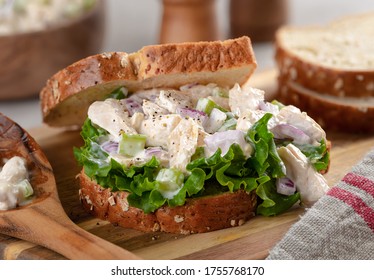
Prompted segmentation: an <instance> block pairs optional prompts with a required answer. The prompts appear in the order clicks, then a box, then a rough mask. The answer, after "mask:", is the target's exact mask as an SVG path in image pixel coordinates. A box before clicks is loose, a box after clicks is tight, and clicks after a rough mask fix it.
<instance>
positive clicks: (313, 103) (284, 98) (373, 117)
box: [276, 79, 374, 133]
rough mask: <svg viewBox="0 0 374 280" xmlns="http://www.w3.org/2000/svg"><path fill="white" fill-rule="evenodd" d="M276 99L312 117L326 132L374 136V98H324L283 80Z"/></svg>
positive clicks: (324, 95)
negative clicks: (327, 130) (369, 134)
mask: <svg viewBox="0 0 374 280" xmlns="http://www.w3.org/2000/svg"><path fill="white" fill-rule="evenodd" d="M278 83H279V85H278V86H279V92H278V96H277V97H276V98H277V99H278V100H279V101H281V102H282V103H284V104H287V105H288V104H292V105H294V106H296V107H298V108H300V110H302V111H305V112H307V113H308V115H309V116H310V117H312V118H313V119H315V120H316V121H317V122H318V123H319V124H320V125H321V126H322V127H323V128H324V129H330V130H334V131H339V132H348V133H374V125H373V124H374V97H361V98H360V97H356V98H354V97H336V96H328V95H326V94H320V93H318V92H316V91H312V90H310V89H307V88H305V87H302V86H300V85H299V84H297V83H294V82H292V81H287V80H284V79H279V81H278Z"/></svg>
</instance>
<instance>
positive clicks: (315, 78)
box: [275, 30, 374, 97]
mask: <svg viewBox="0 0 374 280" xmlns="http://www.w3.org/2000/svg"><path fill="white" fill-rule="evenodd" d="M280 32H286V30H280V31H278V33H277V36H276V38H277V39H276V44H275V60H276V63H277V67H278V69H279V76H280V78H281V79H283V80H290V81H293V82H295V83H298V84H300V85H302V86H304V87H306V88H309V89H311V90H314V91H317V92H319V93H320V94H322V95H332V96H337V97H370V96H374V71H369V70H368V71H366V70H354V71H350V70H343V69H339V68H329V67H325V66H323V65H319V64H316V63H313V62H311V61H307V60H304V59H302V58H301V57H299V56H297V55H295V54H294V53H292V51H290V50H289V49H287V48H286V47H284V45H283V44H282V41H281V39H279V37H280V36H279V33H280Z"/></svg>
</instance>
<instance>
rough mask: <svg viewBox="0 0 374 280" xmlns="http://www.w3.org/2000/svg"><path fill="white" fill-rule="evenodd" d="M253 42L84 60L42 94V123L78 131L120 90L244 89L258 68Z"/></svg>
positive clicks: (245, 40)
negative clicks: (98, 104) (90, 112)
mask: <svg viewBox="0 0 374 280" xmlns="http://www.w3.org/2000/svg"><path fill="white" fill-rule="evenodd" d="M256 66H257V64H256V60H255V56H254V53H253V49H252V45H251V41H250V39H249V38H248V37H240V38H237V39H231V40H226V41H213V42H198V43H178V44H165V45H152V46H146V47H143V48H142V49H141V50H139V51H138V52H135V53H131V54H127V53H124V52H112V53H103V54H98V55H93V56H90V57H87V58H84V59H82V60H80V61H78V62H76V63H74V64H72V65H70V66H68V67H66V68H65V69H63V70H61V71H59V72H58V73H56V74H55V75H54V76H53V77H51V78H50V79H49V80H48V81H47V83H46V86H45V87H44V88H43V89H42V90H41V92H40V100H41V107H42V116H43V121H44V122H45V123H47V124H48V125H50V126H64V127H69V126H79V125H81V124H82V123H83V121H84V120H85V118H86V116H87V115H86V114H87V109H88V107H89V105H90V104H91V103H92V102H94V101H96V100H102V99H105V98H106V97H107V96H108V94H109V93H111V92H112V91H113V90H115V89H116V88H119V87H121V86H125V87H126V88H127V89H128V90H129V91H130V92H132V91H135V90H139V89H149V88H155V87H164V88H165V87H169V88H178V87H180V86H182V85H185V84H189V83H202V84H207V83H216V84H217V85H219V86H223V87H232V86H233V85H234V84H235V83H239V84H244V83H245V82H246V81H247V80H248V79H249V77H250V76H251V75H252V73H253V72H254V70H255V68H256Z"/></svg>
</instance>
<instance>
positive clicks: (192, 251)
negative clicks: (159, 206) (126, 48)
mask: <svg viewBox="0 0 374 280" xmlns="http://www.w3.org/2000/svg"><path fill="white" fill-rule="evenodd" d="M275 75H276V73H275V72H274V71H267V72H264V73H260V74H257V75H255V76H254V77H253V79H252V81H251V83H252V85H254V86H256V87H259V88H263V89H265V90H267V92H268V94H269V95H268V96H269V97H270V98H272V97H273V95H272V94H273V93H274V89H275V88H276V85H275ZM29 132H30V134H31V135H32V136H33V137H34V138H35V139H36V140H37V142H38V143H39V145H40V146H41V147H42V149H43V151H44V153H45V154H46V156H47V158H48V159H49V161H50V163H51V165H52V168H53V170H54V174H55V179H56V182H57V187H58V194H59V197H60V200H61V203H62V205H63V207H64V209H65V212H66V213H67V214H68V216H69V217H70V218H71V219H72V221H73V222H74V223H76V224H77V225H78V226H79V227H81V228H83V229H84V230H86V231H88V232H90V233H92V234H94V235H96V236H98V237H101V238H103V239H105V240H107V241H109V242H112V243H114V244H116V245H118V246H120V247H122V248H125V249H127V250H129V251H131V252H133V253H134V254H136V255H137V256H139V257H141V258H144V259H264V258H265V257H266V256H267V255H268V251H269V250H270V249H271V248H272V247H273V246H274V245H275V244H276V243H277V242H278V241H279V240H280V239H281V238H282V237H283V236H284V234H285V233H286V232H287V230H288V229H289V228H290V226H292V224H294V223H295V222H296V221H297V220H298V219H299V218H300V216H301V215H302V214H303V213H304V211H305V209H303V208H300V207H294V208H293V209H291V210H289V211H288V212H286V213H284V214H282V215H279V216H277V217H262V216H257V217H255V218H253V219H251V220H250V221H248V222H247V223H246V224H244V225H242V226H240V227H235V228H229V229H224V230H219V231H214V232H209V233H203V234H194V235H188V236H183V235H175V234H167V233H143V232H139V231H136V230H129V229H123V228H120V227H116V226H114V225H111V224H109V223H108V222H105V221H102V220H99V219H96V218H93V217H91V216H89V215H88V214H87V213H86V212H85V211H84V210H83V208H82V206H81V204H80V201H79V198H78V187H77V184H76V179H75V176H76V175H77V174H78V172H79V170H80V167H79V166H77V164H76V162H75V160H74V157H73V152H72V149H73V147H74V146H80V145H81V144H82V140H81V138H80V135H79V133H78V132H72V131H63V130H60V129H52V128H49V127H47V126H42V127H38V128H35V129H31V130H30V131H29ZM327 136H328V138H329V139H330V140H331V141H332V151H331V167H330V170H329V173H328V174H326V175H325V176H326V178H327V180H328V182H329V185H330V186H333V185H335V184H336V183H337V182H338V181H339V180H340V179H341V178H342V177H343V176H344V175H345V174H346V173H347V172H348V171H349V170H350V169H351V168H352V166H353V165H355V164H356V163H358V162H359V161H360V160H361V159H362V157H363V156H364V155H365V154H366V153H367V152H369V151H370V150H371V149H373V148H374V136H370V135H349V134H343V133H332V132H329V131H327ZM50 230H51V231H52V232H53V228H51V229H50ZM0 259H64V257H63V256H61V255H59V254H57V253H55V252H53V251H51V250H49V249H46V248H43V247H41V246H37V245H34V244H32V243H29V242H25V241H22V240H19V239H16V238H12V237H8V236H6V235H0Z"/></svg>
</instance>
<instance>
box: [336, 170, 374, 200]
mask: <svg viewBox="0 0 374 280" xmlns="http://www.w3.org/2000/svg"><path fill="white" fill-rule="evenodd" d="M343 182H345V183H347V184H349V185H352V186H355V187H356V188H359V189H361V190H364V191H365V192H367V193H368V194H370V195H371V196H372V197H374V181H372V180H370V179H368V178H366V177H364V176H360V175H357V174H355V173H347V174H346V175H345V176H344V178H343Z"/></svg>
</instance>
